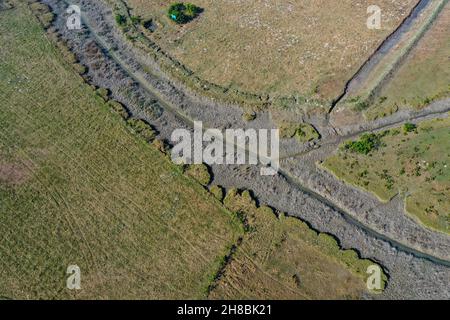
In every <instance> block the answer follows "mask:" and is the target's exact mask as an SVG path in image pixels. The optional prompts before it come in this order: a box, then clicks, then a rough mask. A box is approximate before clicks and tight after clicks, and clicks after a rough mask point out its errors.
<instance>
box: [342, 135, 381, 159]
mask: <svg viewBox="0 0 450 320" xmlns="http://www.w3.org/2000/svg"><path fill="white" fill-rule="evenodd" d="M381 138H382V135H379V134H375V133H366V134H363V135H362V136H361V138H360V139H359V140H357V141H350V142H347V143H346V144H345V149H347V150H350V151H353V152H357V153H361V154H369V153H370V152H371V151H372V150H376V149H378V148H379V147H380V146H381Z"/></svg>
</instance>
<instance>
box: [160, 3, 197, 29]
mask: <svg viewBox="0 0 450 320" xmlns="http://www.w3.org/2000/svg"><path fill="white" fill-rule="evenodd" d="M201 12H202V9H201V8H199V7H197V6H196V5H194V4H192V3H183V2H177V3H174V4H171V5H170V7H169V10H168V12H167V13H168V16H169V18H170V19H172V20H173V21H175V22H176V23H178V24H183V23H187V22H189V21H191V20H193V19H195V18H196V17H197V16H198V15H199V14H200V13H201Z"/></svg>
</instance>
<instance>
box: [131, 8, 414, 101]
mask: <svg viewBox="0 0 450 320" xmlns="http://www.w3.org/2000/svg"><path fill="white" fill-rule="evenodd" d="M126 2H127V3H128V4H129V6H130V7H131V8H132V9H133V10H132V12H133V14H136V15H140V16H142V17H143V18H144V19H150V18H151V19H153V20H154V21H155V22H156V24H157V25H158V26H159V27H158V29H157V30H156V32H154V33H153V34H152V36H151V37H152V38H153V40H154V41H156V42H157V43H158V44H159V45H160V46H161V47H162V48H163V49H164V50H166V51H167V52H169V54H171V55H173V56H174V57H175V58H177V59H178V60H179V61H181V62H182V63H183V64H185V65H186V66H187V67H188V68H190V69H191V70H193V71H194V72H195V73H196V74H197V75H198V76H200V77H201V78H203V79H205V80H208V81H210V82H212V83H216V84H219V85H221V86H224V87H230V88H239V89H240V90H242V91H247V92H252V93H262V94H264V93H270V94H271V95H272V96H279V95H296V94H300V95H306V96H313V97H316V98H323V99H326V100H331V99H333V98H335V97H337V96H338V95H339V93H340V92H341V91H342V90H343V86H344V84H345V82H346V81H347V80H348V79H349V78H350V77H351V76H352V75H353V74H354V73H355V71H356V70H357V69H358V68H359V67H360V65H361V64H362V63H363V62H364V61H365V60H366V59H367V58H368V57H369V55H370V54H371V53H372V52H373V51H374V49H375V48H376V47H377V46H378V45H379V44H380V43H381V41H382V40H383V39H384V38H385V37H386V36H387V35H388V34H389V33H390V32H392V31H393V29H394V28H395V27H397V25H398V24H399V23H400V21H402V20H403V19H404V18H405V17H406V15H407V14H408V13H409V11H410V9H411V8H412V7H413V6H414V5H415V4H416V3H417V0H401V1H391V0H380V1H377V5H379V6H380V7H381V8H382V10H383V24H382V27H383V28H382V30H379V31H373V30H368V28H367V27H366V19H367V17H368V15H367V13H366V10H367V7H368V6H369V5H371V4H373V3H372V2H371V1H368V0H345V1H327V0H307V1H300V0H292V1H289V2H285V1H276V0H256V1H245V0H228V1H220V0H214V1H211V0H197V1H195V4H196V5H198V6H200V7H202V8H204V10H205V11H204V12H203V13H202V14H201V16H200V17H199V18H197V19H196V20H195V21H193V22H191V23H189V24H187V25H184V26H179V25H176V24H174V23H173V22H172V21H170V19H168V18H167V17H166V9H167V7H168V5H169V4H170V3H171V2H172V1H166V0H164V1H155V0H127V1H126Z"/></svg>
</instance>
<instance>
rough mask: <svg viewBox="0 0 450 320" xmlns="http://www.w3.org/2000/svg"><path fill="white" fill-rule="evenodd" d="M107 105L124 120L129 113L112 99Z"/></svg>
mask: <svg viewBox="0 0 450 320" xmlns="http://www.w3.org/2000/svg"><path fill="white" fill-rule="evenodd" d="M108 104H109V106H110V107H111V109H112V110H113V111H114V112H115V113H117V114H119V115H120V116H121V117H122V118H123V119H124V120H127V119H128V118H129V117H130V115H129V113H128V111H127V109H126V108H125V107H124V106H123V105H122V104H121V103H120V102H118V101H115V100H112V101H109V102H108Z"/></svg>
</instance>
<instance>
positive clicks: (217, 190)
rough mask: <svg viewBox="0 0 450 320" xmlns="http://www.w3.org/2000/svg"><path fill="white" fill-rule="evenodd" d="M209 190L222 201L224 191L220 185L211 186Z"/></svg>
mask: <svg viewBox="0 0 450 320" xmlns="http://www.w3.org/2000/svg"><path fill="white" fill-rule="evenodd" d="M209 191H210V192H211V193H212V195H213V196H214V197H215V198H216V199H217V200H219V201H221V202H222V201H223V197H224V192H223V189H222V187H221V186H212V187H211V188H210V189H209Z"/></svg>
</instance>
